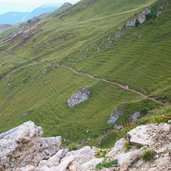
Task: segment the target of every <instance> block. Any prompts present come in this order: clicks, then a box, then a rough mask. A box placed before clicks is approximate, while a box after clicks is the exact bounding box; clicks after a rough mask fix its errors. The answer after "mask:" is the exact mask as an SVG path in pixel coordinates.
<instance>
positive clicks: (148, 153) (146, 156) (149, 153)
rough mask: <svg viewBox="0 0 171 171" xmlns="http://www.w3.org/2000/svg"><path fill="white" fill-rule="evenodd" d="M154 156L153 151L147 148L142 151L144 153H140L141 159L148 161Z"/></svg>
mask: <svg viewBox="0 0 171 171" xmlns="http://www.w3.org/2000/svg"><path fill="white" fill-rule="evenodd" d="M154 156H155V151H153V150H148V151H145V152H144V154H143V155H142V159H143V160H145V161H149V160H152V159H154Z"/></svg>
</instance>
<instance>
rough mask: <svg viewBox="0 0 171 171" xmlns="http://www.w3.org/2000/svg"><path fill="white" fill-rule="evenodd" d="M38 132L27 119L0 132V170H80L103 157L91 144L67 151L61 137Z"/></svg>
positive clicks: (101, 159)
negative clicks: (14, 126) (62, 144)
mask: <svg viewBox="0 0 171 171" xmlns="http://www.w3.org/2000/svg"><path fill="white" fill-rule="evenodd" d="M42 134H43V131H42V128H41V127H37V126H36V125H35V124H34V123H33V122H31V121H29V122H26V123H24V124H22V125H20V126H18V127H16V128H14V129H12V130H10V131H7V132H5V133H3V134H0V171H51V170H54V171H66V170H67V169H69V170H70V171H84V170H91V169H93V168H95V166H96V164H98V163H100V162H102V161H103V160H104V159H103V158H100V159H97V158H96V157H95V155H96V152H95V150H94V149H92V148H91V147H88V146H87V147H84V148H82V149H80V150H76V151H68V149H65V148H62V147H61V137H49V138H43V137H42Z"/></svg>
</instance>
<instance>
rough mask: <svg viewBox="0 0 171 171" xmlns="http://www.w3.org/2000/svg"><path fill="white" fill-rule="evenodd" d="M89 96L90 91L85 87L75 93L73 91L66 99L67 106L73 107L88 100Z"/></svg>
mask: <svg viewBox="0 0 171 171" xmlns="http://www.w3.org/2000/svg"><path fill="white" fill-rule="evenodd" d="M89 97H90V91H89V90H88V89H86V88H83V89H81V90H79V91H77V92H76V93H74V94H73V95H72V96H71V98H70V99H69V100H67V103H68V106H69V107H74V106H76V105H79V104H80V103H83V102H84V101H86V100H88V99H89Z"/></svg>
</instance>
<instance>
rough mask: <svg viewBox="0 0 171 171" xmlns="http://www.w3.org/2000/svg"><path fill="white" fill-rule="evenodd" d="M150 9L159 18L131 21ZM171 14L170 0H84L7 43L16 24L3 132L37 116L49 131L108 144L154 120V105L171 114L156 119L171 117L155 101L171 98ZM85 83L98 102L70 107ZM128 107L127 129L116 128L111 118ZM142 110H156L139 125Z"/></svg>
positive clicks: (3, 96)
mask: <svg viewBox="0 0 171 171" xmlns="http://www.w3.org/2000/svg"><path fill="white" fill-rule="evenodd" d="M148 6H151V9H152V16H151V18H150V19H148V20H147V22H145V23H144V24H143V25H140V26H139V27H134V28H126V27H125V26H124V25H125V24H126V23H127V20H128V19H130V18H132V17H134V16H135V15H137V14H138V13H139V11H141V10H142V9H144V8H145V7H148ZM161 7H162V14H161V16H159V17H156V14H157V12H158V11H159V10H160V8H161ZM170 18H171V2H170V1H168V0H160V1H158V2H155V1H154V0H145V1H144V0H138V1H137V0H105V1H104V0H98V1H96V0H91V1H90V0H82V1H81V2H79V3H78V4H76V5H74V6H73V7H71V8H70V9H68V10H66V11H64V12H62V13H60V14H55V13H54V14H52V15H50V16H48V17H47V18H45V19H43V21H42V23H41V24H40V26H39V28H38V29H37V32H36V33H35V34H34V35H33V36H32V37H31V38H30V39H29V40H27V41H25V42H24V43H22V44H21V42H23V39H24V38H25V37H17V38H16V39H15V40H13V41H12V42H7V43H2V42H3V40H5V39H6V38H7V37H8V36H9V35H11V34H13V33H15V31H16V27H15V28H13V29H10V30H8V31H7V32H3V33H2V34H1V35H0V41H1V43H0V59H1V60H0V73H1V75H2V76H1V79H0V90H1V93H0V132H3V131H6V130H8V129H10V128H13V127H15V126H17V125H19V124H21V123H23V122H25V121H27V120H32V121H34V122H35V123H36V124H38V125H41V126H42V127H43V129H44V130H45V135H47V136H56V135H61V136H62V137H63V138H64V140H65V143H66V144H70V143H71V142H76V143H79V144H92V145H100V146H102V147H106V146H111V145H112V144H113V142H114V141H115V140H116V139H117V138H119V137H122V136H123V135H124V134H125V132H126V131H127V130H129V129H131V128H132V127H134V126H135V125H136V124H139V123H141V122H143V123H145V122H148V121H149V122H153V121H154V120H155V119H154V120H152V119H151V116H154V113H153V111H154V110H157V111H158V110H162V111H165V112H163V113H166V117H164V118H163V119H162V118H159V117H158V115H156V120H157V119H158V118H159V119H158V120H159V121H163V120H166V119H169V118H170V115H169V111H170V108H169V107H168V108H169V109H168V110H167V112H166V109H165V110H164V109H160V108H161V107H163V105H165V104H163V105H161V104H159V103H156V101H155V99H157V100H158V102H163V101H162V100H165V102H167V103H169V102H170V100H171V53H170V52H171V34H170V28H171V20H170ZM19 44H20V46H18V45H19ZM14 49H15V50H14ZM118 85H119V86H118ZM120 85H121V86H120ZM83 87H87V88H88V89H89V90H90V92H91V96H90V99H89V100H88V101H86V102H85V103H82V104H80V105H79V106H76V107H74V108H69V107H68V106H67V103H66V101H67V99H68V98H70V96H71V95H72V94H73V93H74V92H75V91H77V90H79V89H81V88H83ZM130 90H135V91H130ZM146 97H149V99H148V98H146ZM150 98H151V100H150ZM153 99H154V100H153ZM120 105H124V106H126V109H125V113H124V115H123V116H122V117H121V118H120V119H119V121H118V122H117V124H120V125H123V126H124V129H122V130H120V131H115V130H112V126H109V125H107V119H108V118H109V117H110V115H111V113H112V111H113V110H114V109H115V108H116V107H118V106H120ZM142 110H147V111H148V114H146V116H144V118H143V119H141V121H139V123H131V122H130V115H131V114H132V113H134V112H136V111H142ZM154 118H155V117H154Z"/></svg>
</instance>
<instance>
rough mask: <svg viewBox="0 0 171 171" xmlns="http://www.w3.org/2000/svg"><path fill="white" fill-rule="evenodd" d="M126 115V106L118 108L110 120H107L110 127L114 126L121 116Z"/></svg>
mask: <svg viewBox="0 0 171 171" xmlns="http://www.w3.org/2000/svg"><path fill="white" fill-rule="evenodd" d="M123 113H124V106H122V105H121V106H118V107H117V108H116V109H115V110H113V112H112V114H111V116H110V118H109V119H108V120H107V124H108V125H113V124H114V123H115V122H116V121H117V120H118V119H119V118H120V116H121V115H123Z"/></svg>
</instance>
